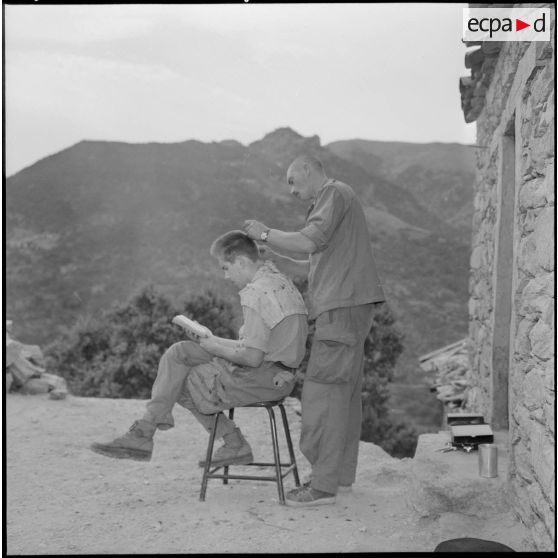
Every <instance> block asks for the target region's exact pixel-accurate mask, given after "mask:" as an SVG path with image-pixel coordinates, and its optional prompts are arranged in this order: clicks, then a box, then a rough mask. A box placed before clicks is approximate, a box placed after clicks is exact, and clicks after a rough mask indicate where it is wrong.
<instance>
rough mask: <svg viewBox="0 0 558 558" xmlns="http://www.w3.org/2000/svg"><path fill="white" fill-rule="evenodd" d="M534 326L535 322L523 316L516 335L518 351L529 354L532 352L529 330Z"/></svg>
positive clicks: (516, 348)
mask: <svg viewBox="0 0 558 558" xmlns="http://www.w3.org/2000/svg"><path fill="white" fill-rule="evenodd" d="M532 327H533V322H532V321H531V320H529V319H528V318H523V319H522V320H521V321H520V322H519V325H518V326H517V333H516V335H515V346H514V349H515V351H516V352H517V353H520V354H524V355H528V354H530V353H531V340H530V338H529V332H530V331H531V329H532Z"/></svg>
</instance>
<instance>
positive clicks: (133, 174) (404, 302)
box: [5, 127, 470, 368]
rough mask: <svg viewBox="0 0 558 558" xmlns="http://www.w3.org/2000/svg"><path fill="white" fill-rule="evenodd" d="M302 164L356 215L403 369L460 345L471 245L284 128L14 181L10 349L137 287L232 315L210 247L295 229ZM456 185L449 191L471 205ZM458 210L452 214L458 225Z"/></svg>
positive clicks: (55, 159) (82, 147)
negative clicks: (202, 296)
mask: <svg viewBox="0 0 558 558" xmlns="http://www.w3.org/2000/svg"><path fill="white" fill-rule="evenodd" d="M301 153H307V154H314V155H316V156H318V157H319V158H320V159H321V160H322V161H323V163H324V166H325V168H326V171H327V173H328V175H329V176H332V177H335V178H337V179H339V180H342V181H344V182H347V183H348V184H350V185H351V186H352V187H353V188H354V189H355V192H357V194H358V195H359V196H360V197H361V199H362V201H363V204H364V206H365V208H366V213H367V215H368V223H369V227H370V238H371V241H372V243H373V246H374V250H375V253H376V258H377V260H378V267H379V269H380V275H381V277H382V279H383V281H384V285H385V290H386V293H387V294H388V299H389V300H390V304H391V306H392V308H393V310H394V312H395V314H396V316H397V318H398V320H399V322H398V323H399V325H400V327H401V329H402V331H403V332H404V334H405V336H406V353H405V354H404V356H403V357H402V364H401V367H402V368H405V367H411V366H412V361H413V359H414V358H416V356H417V354H421V352H427V351H428V350H431V349H433V348H436V347H437V346H439V345H443V344H445V343H446V342H451V341H454V340H456V339H458V338H459V337H460V336H462V335H463V334H464V333H465V332H466V327H467V318H466V303H467V277H468V254H469V244H470V239H469V238H467V237H464V236H463V234H462V229H461V228H459V227H455V226H453V225H452V223H451V221H450V220H449V219H443V218H442V217H441V216H439V215H436V212H433V211H431V210H430V208H429V207H428V205H425V203H424V200H420V201H417V199H416V197H415V196H414V195H413V192H411V191H409V190H408V188H407V187H406V186H404V185H402V184H399V183H396V182H394V181H393V179H392V178H389V177H386V176H385V175H383V174H382V173H381V172H379V171H378V170H377V169H374V168H372V169H369V170H367V169H366V168H364V167H363V166H362V164H359V163H357V162H354V161H352V160H351V159H350V158H347V157H341V156H339V155H338V154H336V153H335V152H334V151H333V150H332V149H329V148H328V147H326V146H322V145H321V143H320V139H319V136H317V135H314V136H309V137H304V136H302V135H300V134H298V133H297V132H295V131H294V130H292V129H291V128H288V127H285V128H279V129H277V130H274V131H272V132H270V133H269V134H266V135H265V136H264V137H263V138H262V139H261V140H257V141H255V142H252V143H250V144H248V145H243V144H241V143H240V142H237V141H236V140H224V141H222V142H210V143H204V142H200V141H198V140H186V141H184V142H176V143H165V144H163V143H159V142H147V143H142V144H130V143H127V142H111V141H103V140H83V141H81V142H78V143H76V144H74V145H73V146H70V147H69V148H66V149H64V150H62V151H60V152H59V153H57V154H54V155H51V156H49V157H47V158H45V159H42V160H40V161H38V162H37V163H35V164H34V165H31V166H30V167H27V168H25V169H23V170H22V171H19V172H18V173H16V174H15V175H13V176H12V177H10V178H8V179H7V180H6V191H5V198H6V262H7V274H6V293H7V312H8V314H9V315H10V317H11V318H12V319H13V320H14V326H15V328H16V332H17V334H18V336H19V337H20V338H21V339H24V340H25V341H26V342H33V343H39V344H41V343H48V342H49V341H51V340H52V339H53V338H54V337H56V336H57V335H60V333H61V332H62V331H63V330H64V328H65V327H68V326H71V324H72V323H75V321H76V320H77V319H82V318H83V317H84V316H90V315H93V316H94V315H95V314H97V313H99V312H101V311H102V310H103V309H106V308H108V307H109V306H110V305H111V304H113V303H115V302H123V301H124V300H126V299H128V298H129V297H130V296H131V295H132V293H133V292H134V291H135V290H137V289H138V288H140V287H141V286H142V285H145V284H155V285H156V286H158V287H159V288H160V289H161V290H162V291H163V292H164V293H166V294H168V295H169V296H171V297H173V298H174V299H177V298H180V297H184V296H188V295H189V294H194V293H196V292H199V291H200V290H203V289H205V288H212V289H214V290H216V291H217V292H219V293H221V294H222V295H223V296H225V297H227V298H229V299H231V300H232V301H234V302H235V303H237V301H236V296H235V293H234V291H233V289H231V288H230V286H228V285H227V284H226V283H225V281H224V280H223V279H222V278H221V276H220V273H219V270H218V269H217V266H216V264H215V263H214V262H213V261H212V258H211V257H210V256H209V254H208V252H207V250H208V248H209V245H210V243H211V241H212V240H213V239H214V238H215V237H216V236H218V235H219V234H221V233H223V232H225V231H226V230H230V229H233V228H239V227H240V226H241V225H242V222H243V221H244V220H245V219H249V218H256V219H258V220H261V221H263V222H265V223H266V224H267V225H268V226H271V227H273V228H282V229H284V230H297V229H298V228H300V227H301V226H302V225H303V223H304V214H305V209H306V206H305V204H301V203H300V202H299V201H298V200H295V199H293V198H292V197H291V196H290V195H289V193H288V186H287V185H286V180H285V174H286V168H287V166H288V164H289V163H290V162H291V161H292V159H294V158H295V157H296V156H297V155H300V154H301ZM376 157H380V156H379V155H376ZM371 160H373V159H371ZM365 162H366V161H365ZM384 164H385V163H384ZM428 171H429V169H426V170H421V172H423V173H426V172H428ZM462 178H463V177H462V176H460V178H459V180H461V179H462ZM459 180H457V179H456V180H454V184H452V188H454V189H456V190H458V191H461V190H463V191H465V194H466V193H467V191H468V190H467V185H466V184H464V183H462V182H459ZM438 187H439V188H441V189H442V190H443V187H442V186H438ZM460 189H461V190H460ZM430 194H431V195H432V196H433V195H434V194H433V193H432V192H430ZM450 202H451V203H453V200H450ZM458 202H459V200H458ZM462 210H463V204H461V205H460V204H459V203H457V202H456V204H455V207H453V206H452V212H453V213H452V214H455V213H457V212H459V211H462ZM448 213H451V212H448ZM425 320H426V323H428V324H429V328H428V332H425V331H424V323H425ZM405 355H406V356H405Z"/></svg>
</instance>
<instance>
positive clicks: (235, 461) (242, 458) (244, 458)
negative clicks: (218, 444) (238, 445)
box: [198, 453, 254, 469]
mask: <svg viewBox="0 0 558 558" xmlns="http://www.w3.org/2000/svg"><path fill="white" fill-rule="evenodd" d="M253 462H254V456H253V455H252V454H251V453H250V454H248V455H239V456H238V457H231V458H230V459H222V460H221V461H211V463H210V464H209V466H210V467H226V466H227V465H249V464H250V463H253ZM198 465H199V466H200V467H201V468H202V469H203V468H204V467H205V461H198Z"/></svg>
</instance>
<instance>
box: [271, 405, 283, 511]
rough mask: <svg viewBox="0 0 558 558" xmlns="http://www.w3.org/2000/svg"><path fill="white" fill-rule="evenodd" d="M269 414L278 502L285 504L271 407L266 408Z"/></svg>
mask: <svg viewBox="0 0 558 558" xmlns="http://www.w3.org/2000/svg"><path fill="white" fill-rule="evenodd" d="M267 412H268V414H269V422H270V425H271V440H272V442H273V457H274V458H275V474H276V476H277V492H278V493H279V502H280V503H281V504H284V503H285V492H284V490H283V477H282V470H281V458H280V456H279V444H278V443H277V426H276V424H275V413H274V412H273V408H272V407H268V408H267Z"/></svg>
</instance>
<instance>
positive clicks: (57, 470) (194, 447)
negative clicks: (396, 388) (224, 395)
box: [5, 394, 532, 555]
mask: <svg viewBox="0 0 558 558" xmlns="http://www.w3.org/2000/svg"><path fill="white" fill-rule="evenodd" d="M288 401H289V400H288ZM290 403H292V406H291V405H290V406H289V407H288V416H289V422H290V425H291V432H292V436H293V440H294V442H295V446H296V445H297V443H298V439H299V430H300V429H299V416H298V415H297V414H296V412H295V407H296V405H297V402H296V401H295V400H290ZM144 404H145V402H144V401H141V400H121V399H118V400H117V399H95V398H80V397H72V396H69V397H68V398H67V399H66V400H63V401H53V400H50V399H48V397H47V396H46V395H34V396H25V395H18V394H9V395H8V396H7V397H6V399H5V417H6V451H7V454H6V465H7V472H6V480H7V482H6V490H7V494H6V518H5V523H6V528H7V552H8V554H11V555H21V554H108V553H111V554H136V553H137V554H140V553H141V554H146V553H147V554H161V553H184V554H187V553H308V552H417V551H426V552H430V551H432V550H434V548H435V546H436V545H437V544H438V543H439V542H441V541H442V540H445V539H449V538H455V537H462V536H473V537H479V538H485V539H490V540H495V541H499V542H502V543H505V544H508V545H509V546H511V547H512V548H514V550H517V551H525V550H532V549H531V548H530V547H529V545H528V543H527V542H526V541H525V540H524V539H523V537H522V536H520V534H519V532H518V531H517V529H515V527H516V524H515V522H514V520H513V518H512V517H511V516H507V515H506V516H503V517H501V518H499V519H498V520H497V521H496V520H495V522H492V523H490V524H489V525H488V524H487V523H486V521H482V522H481V521H479V520H475V518H471V517H468V518H464V517H463V516H460V515H459V514H444V515H443V516H442V517H439V518H437V519H436V520H428V519H425V518H419V517H417V515H416V514H415V513H414V512H413V510H412V508H411V507H410V506H409V505H408V503H407V492H408V484H407V482H406V478H407V476H408V468H409V466H411V463H412V460H411V459H403V460H398V459H394V458H392V457H390V456H389V455H387V454H386V453H385V452H383V450H381V448H379V447H377V446H375V445H373V444H367V443H362V444H361V455H360V461H359V471H358V476H357V482H356V483H355V486H354V490H353V492H352V493H350V494H341V495H338V497H337V502H336V504H335V505H334V506H320V507H315V508H290V507H287V506H281V505H280V504H279V503H278V497H277V489H276V486H275V483H271V482H262V481H230V483H229V485H223V484H222V483H221V482H220V481H218V480H213V481H209V486H208V490H207V497H206V501H205V502H200V501H199V499H198V498H199V490H200V483H201V476H202V470H201V469H200V468H199V467H198V466H197V462H198V460H199V459H200V458H201V457H203V456H204V455H205V448H206V444H207V435H206V434H205V433H204V431H203V429H202V428H201V426H199V425H198V423H197V422H196V421H195V420H194V419H193V418H192V417H191V415H189V413H188V412H187V411H185V410H184V409H182V408H177V410H176V412H175V419H176V425H177V426H176V427H175V428H174V429H171V430H169V431H166V432H160V433H158V434H157V436H156V440H155V450H154V453H153V457H152V460H151V461H150V462H136V461H130V460H125V459H110V458H106V457H103V456H101V455H97V454H95V453H93V452H92V451H91V450H90V449H89V445H90V444H91V443H92V442H94V441H106V440H110V439H112V438H114V437H115V436H117V435H121V434H122V433H124V432H125V431H126V430H127V428H128V427H129V426H130V425H131V423H132V422H133V420H134V419H136V418H138V417H139V416H141V414H142V413H143V409H144ZM235 420H236V422H237V424H238V425H239V426H240V427H241V428H242V430H243V432H244V433H245V435H246V437H247V438H248V440H249V442H250V443H251V445H252V447H253V450H254V454H255V459H256V460H257V461H262V460H264V461H268V460H270V458H271V456H272V455H273V454H272V448H271V442H270V437H269V426H268V421H267V413H266V412H265V411H264V410H263V409H238V410H237V411H236V416H235ZM281 449H282V452H281V453H282V455H286V447H285V446H284V444H283V445H282V446H281ZM296 450H297V462H298V464H299V469H300V472H301V475H302V476H304V475H307V474H308V473H309V468H308V464H307V462H306V461H305V459H304V458H303V457H302V455H301V454H300V452H299V451H298V448H296ZM240 469H241V468H240V467H238V468H237V469H236V470H240ZM248 470H249V471H250V472H251V473H252V474H253V473H254V468H251V469H248ZM285 485H286V489H287V490H288V489H290V488H291V487H293V486H294V480H293V478H292V476H288V477H287V478H286V479H285Z"/></svg>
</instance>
